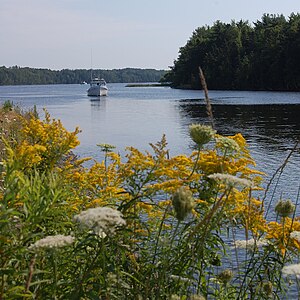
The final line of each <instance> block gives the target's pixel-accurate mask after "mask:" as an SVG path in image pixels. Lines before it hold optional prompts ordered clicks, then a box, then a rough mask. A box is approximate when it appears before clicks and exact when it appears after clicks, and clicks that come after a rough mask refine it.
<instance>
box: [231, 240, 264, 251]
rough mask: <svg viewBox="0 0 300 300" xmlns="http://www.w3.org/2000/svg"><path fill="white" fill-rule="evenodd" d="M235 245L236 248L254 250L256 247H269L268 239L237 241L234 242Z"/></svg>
mask: <svg viewBox="0 0 300 300" xmlns="http://www.w3.org/2000/svg"><path fill="white" fill-rule="evenodd" d="M234 245H235V247H236V248H240V249H253V248H255V247H262V246H266V245H268V241H267V240H266V239H259V240H254V239H249V240H236V241H234Z"/></svg>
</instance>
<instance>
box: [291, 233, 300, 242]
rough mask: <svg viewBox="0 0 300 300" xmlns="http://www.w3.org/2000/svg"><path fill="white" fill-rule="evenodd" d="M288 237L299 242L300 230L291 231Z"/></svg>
mask: <svg viewBox="0 0 300 300" xmlns="http://www.w3.org/2000/svg"><path fill="white" fill-rule="evenodd" d="M290 237H291V238H292V239H295V240H296V241H297V242H299V243H300V231H293V232H291V234H290Z"/></svg>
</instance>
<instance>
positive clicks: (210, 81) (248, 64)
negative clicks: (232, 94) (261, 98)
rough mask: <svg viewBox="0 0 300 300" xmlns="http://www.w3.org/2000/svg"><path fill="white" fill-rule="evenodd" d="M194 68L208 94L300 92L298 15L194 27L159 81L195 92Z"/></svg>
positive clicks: (196, 77)
mask: <svg viewBox="0 0 300 300" xmlns="http://www.w3.org/2000/svg"><path fill="white" fill-rule="evenodd" d="M199 66H200V67H201V68H202V70H203V72H204V74H205V77H206V82H207V85H208V88H209V89H238V90H279V91H300V14H299V13H297V14H291V15H290V16H289V17H288V18H285V17H284V16H283V15H272V14H271V15H269V14H265V15H263V17H262V18H261V20H258V21H257V22H255V23H253V24H252V25H251V24H249V22H248V21H242V20H241V21H239V22H235V21H232V22H231V23H230V24H226V23H222V22H220V21H217V22H215V23H214V24H213V26H211V27H210V26H204V27H199V28H197V29H196V30H195V31H194V32H193V34H192V36H191V38H190V39H189V40H188V41H187V43H186V45H185V46H184V47H181V48H180V50H179V55H178V58H177V60H175V61H174V66H172V67H171V70H170V71H169V72H168V73H167V74H166V75H165V77H164V79H163V81H168V82H171V85H172V86H173V87H176V88H194V89H198V88H200V80H199V75H198V74H199Z"/></svg>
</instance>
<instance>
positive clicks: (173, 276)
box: [170, 275, 190, 282]
mask: <svg viewBox="0 0 300 300" xmlns="http://www.w3.org/2000/svg"><path fill="white" fill-rule="evenodd" d="M170 278H171V279H173V280H176V281H183V282H189V281H190V279H189V278H186V277H182V276H178V275H170Z"/></svg>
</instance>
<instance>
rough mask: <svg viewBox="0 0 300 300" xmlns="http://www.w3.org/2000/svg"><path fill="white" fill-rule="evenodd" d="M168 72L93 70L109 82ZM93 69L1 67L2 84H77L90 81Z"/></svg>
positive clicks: (140, 79) (150, 77)
mask: <svg viewBox="0 0 300 300" xmlns="http://www.w3.org/2000/svg"><path fill="white" fill-rule="evenodd" d="M165 73H166V71H164V70H155V69H136V68H125V69H113V70H101V69H99V70H93V71H92V76H97V77H100V78H102V77H103V78H105V80H106V81H107V82H124V83H128V82H158V81H159V80H160V79H161V78H162V76H163V75H164V74H165ZM90 79H91V70H86V69H77V70H69V69H63V70H59V71H56V70H50V69H35V68H29V67H19V66H14V67H5V66H2V67H0V85H30V84H76V83H82V82H90Z"/></svg>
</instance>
